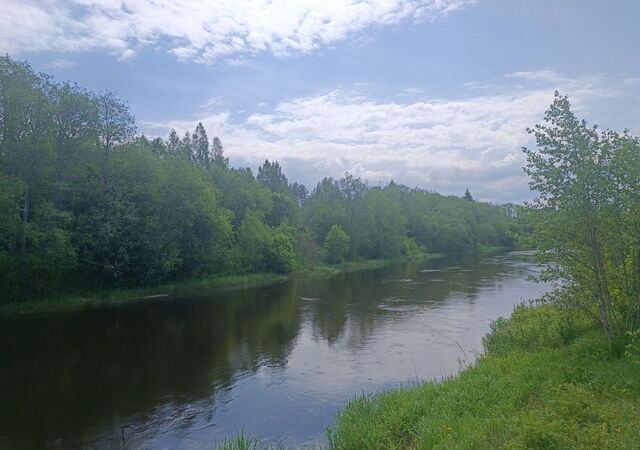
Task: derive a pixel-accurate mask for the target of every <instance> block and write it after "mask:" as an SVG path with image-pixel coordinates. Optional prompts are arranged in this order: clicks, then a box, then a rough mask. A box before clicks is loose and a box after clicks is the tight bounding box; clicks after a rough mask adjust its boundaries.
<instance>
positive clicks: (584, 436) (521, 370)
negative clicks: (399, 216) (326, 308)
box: [330, 307, 640, 449]
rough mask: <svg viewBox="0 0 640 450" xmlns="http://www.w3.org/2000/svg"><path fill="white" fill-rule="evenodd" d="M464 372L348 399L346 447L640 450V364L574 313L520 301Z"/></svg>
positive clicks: (336, 438) (336, 431) (338, 433)
mask: <svg viewBox="0 0 640 450" xmlns="http://www.w3.org/2000/svg"><path fill="white" fill-rule="evenodd" d="M485 345H486V349H487V354H486V355H485V356H484V357H482V358H481V359H480V360H479V361H478V362H477V363H476V364H475V365H474V366H473V367H471V368H468V369H467V370H465V371H463V372H462V373H461V374H460V375H459V376H458V377H455V378H451V379H448V380H444V381H440V382H429V383H425V384H423V385H421V386H418V387H413V388H408V389H398V390H394V391H390V392H384V393H379V394H376V395H365V396H362V397H359V398H356V399H354V400H352V401H351V402H350V403H349V404H348V405H347V406H346V408H345V409H344V411H342V412H341V413H340V414H339V415H338V417H337V421H336V425H335V426H334V428H333V429H332V430H330V441H331V447H332V448H340V449H383V448H384V449H418V448H420V449H494V448H505V449H525V448H535V449H552V448H553V449H555V448H557V449H595V448H597V449H631V448H639V447H640V364H638V363H637V362H633V361H631V360H629V359H628V358H626V357H624V356H622V353H623V352H622V351H618V352H613V353H612V352H611V351H609V348H608V346H607V342H606V339H605V338H604V336H603V334H602V333H601V331H600V330H598V329H597V327H596V326H595V325H594V324H592V323H590V322H588V321H586V320H584V319H581V318H579V317H578V316H577V315H576V314H575V313H568V312H559V311H556V310H552V309H550V308H547V307H544V308H543V307H538V308H525V307H519V308H517V309H516V311H515V312H514V314H513V315H512V317H511V318H510V319H509V320H500V321H498V322H496V323H495V324H494V326H493V330H492V333H491V334H490V335H488V336H487V338H485Z"/></svg>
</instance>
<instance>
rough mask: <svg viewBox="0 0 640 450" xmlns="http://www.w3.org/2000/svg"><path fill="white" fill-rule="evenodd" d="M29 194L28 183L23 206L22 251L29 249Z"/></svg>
mask: <svg viewBox="0 0 640 450" xmlns="http://www.w3.org/2000/svg"><path fill="white" fill-rule="evenodd" d="M29 194H30V189H29V185H27V187H26V189H25V191H24V203H23V206H22V244H21V250H22V253H25V252H26V250H27V222H28V220H29V200H30V199H29Z"/></svg>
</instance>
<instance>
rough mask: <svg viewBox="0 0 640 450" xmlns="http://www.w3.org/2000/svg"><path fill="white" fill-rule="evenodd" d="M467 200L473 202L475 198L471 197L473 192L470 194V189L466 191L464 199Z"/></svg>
mask: <svg viewBox="0 0 640 450" xmlns="http://www.w3.org/2000/svg"><path fill="white" fill-rule="evenodd" d="M462 198H464V199H465V200H467V201H469V202H472V201H473V197H472V196H471V192H469V188H467V189H465V191H464V196H463V197H462Z"/></svg>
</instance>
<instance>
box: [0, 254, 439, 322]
mask: <svg viewBox="0 0 640 450" xmlns="http://www.w3.org/2000/svg"><path fill="white" fill-rule="evenodd" d="M442 256H443V255H442V254H440V253H422V254H418V255H412V256H405V257H401V258H394V259H368V260H360V261H347V262H344V263H341V264H335V265H329V264H321V265H318V266H314V267H312V268H307V269H302V270H298V271H294V272H291V273H290V274H285V275H283V274H277V273H248V274H243V275H218V276H216V275H213V276H208V277H203V278H199V279H190V280H185V281H179V282H175V283H161V284H158V285H153V286H144V287H138V288H114V289H104V290H100V289H96V290H87V291H76V292H75V293H74V292H70V293H66V294H61V295H59V296H52V297H48V298H44V299H41V300H32V301H27V302H13V303H7V304H5V305H0V319H3V318H14V317H25V316H41V315H49V314H56V313H64V312H73V311H84V310H90V309H99V308H111V307H120V306H128V305H136V304H140V303H146V302H158V301H163V300H168V299H175V298H180V297H187V296H193V295H203V294H206V293H210V292H220V291H226V290H235V289H245V288H255V287H260V286H269V285H274V284H278V283H283V282H285V281H288V280H290V279H291V278H293V277H300V278H327V277H332V276H335V275H339V274H342V273H351V272H358V271H361V270H374V269H379V268H382V267H387V266H390V265H392V264H394V263H398V262H406V261H412V260H421V261H427V260H430V259H435V258H440V257H442Z"/></svg>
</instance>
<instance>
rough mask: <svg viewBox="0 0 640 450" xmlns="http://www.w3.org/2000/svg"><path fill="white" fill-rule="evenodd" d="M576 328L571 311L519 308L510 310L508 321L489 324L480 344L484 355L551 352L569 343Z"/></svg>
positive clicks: (501, 319)
mask: <svg viewBox="0 0 640 450" xmlns="http://www.w3.org/2000/svg"><path fill="white" fill-rule="evenodd" d="M584 324H586V321H584ZM580 325H581V323H580V319H579V317H578V315H577V314H576V313H575V312H574V311H572V312H569V311H566V310H562V309H558V308H554V307H552V306H537V307H530V306H526V305H523V304H521V305H518V306H516V307H515V308H514V311H513V314H512V315H511V318H510V319H504V318H499V319H497V320H495V321H493V322H492V323H491V331H490V333H489V334H487V335H486V336H485V337H484V339H483V344H484V347H485V350H487V351H488V352H493V353H500V354H504V353H506V352H508V351H511V350H516V349H520V350H534V349H540V348H554V347H558V346H560V345H564V344H566V343H567V342H569V340H570V339H571V338H572V337H573V336H575V334H576V332H577V331H578V330H579V329H581V326H580Z"/></svg>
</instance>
